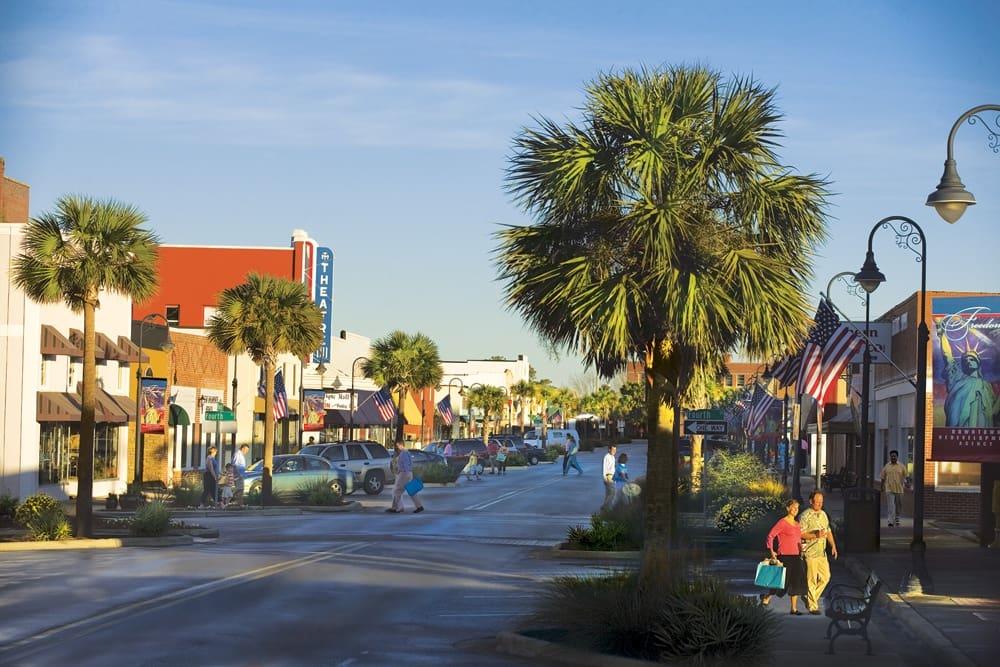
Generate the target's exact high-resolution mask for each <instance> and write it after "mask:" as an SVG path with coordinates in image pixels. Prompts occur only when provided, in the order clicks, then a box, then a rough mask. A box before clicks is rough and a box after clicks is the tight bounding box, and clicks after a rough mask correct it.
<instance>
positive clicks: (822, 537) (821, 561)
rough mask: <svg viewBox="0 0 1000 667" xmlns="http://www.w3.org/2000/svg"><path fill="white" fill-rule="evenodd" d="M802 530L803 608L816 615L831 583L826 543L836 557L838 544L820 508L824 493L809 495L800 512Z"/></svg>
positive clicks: (827, 518)
mask: <svg viewBox="0 0 1000 667" xmlns="http://www.w3.org/2000/svg"><path fill="white" fill-rule="evenodd" d="M799 526H800V527H801V530H802V540H803V542H804V544H803V546H802V556H803V558H805V561H806V585H807V586H808V589H809V590H808V592H807V593H806V607H808V608H809V613H810V614H812V615H814V616H818V615H819V614H820V613H821V612H820V610H819V596H820V595H822V594H823V589H825V588H826V585H827V584H828V583H830V561H828V560H827V559H826V543H827V542H829V543H830V553H832V554H833V557H834V558H835V559H836V558H837V543H836V542H835V541H834V539H833V531H831V530H830V517H828V516H827V515H826V512H824V511H823V493H822V492H821V491H813V492H812V493H811V494H809V509H807V510H805V511H804V512H802V514H800V515H799Z"/></svg>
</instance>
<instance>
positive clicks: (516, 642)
mask: <svg viewBox="0 0 1000 667" xmlns="http://www.w3.org/2000/svg"><path fill="white" fill-rule="evenodd" d="M496 650H497V651H498V652H500V653H506V654H507V655H516V656H520V657H523V658H544V659H545V660H546V661H548V662H557V663H561V664H565V665H584V666H585V667H643V666H646V667H648V666H649V665H653V664H657V663H652V662H649V661H646V660H636V659H634V658H625V657H622V656H617V655H610V654H606V653H590V652H588V651H581V650H580V649H576V648H573V647H572V646H567V645H565V644H556V643H553V642H547V641H545V640H544V639H536V638H534V637H527V636H525V635H521V634H518V633H516V632H501V633H500V634H498V635H497V646H496Z"/></svg>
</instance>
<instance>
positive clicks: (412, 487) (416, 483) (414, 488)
mask: <svg viewBox="0 0 1000 667" xmlns="http://www.w3.org/2000/svg"><path fill="white" fill-rule="evenodd" d="M405 488H406V492H407V493H408V494H410V495H411V496H415V495H417V494H418V493H420V490H421V489H423V488H424V481H423V480H422V479H420V478H419V477H414V478H413V479H411V480H410V481H409V482H407V483H406V486H405Z"/></svg>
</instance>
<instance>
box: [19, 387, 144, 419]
mask: <svg viewBox="0 0 1000 667" xmlns="http://www.w3.org/2000/svg"><path fill="white" fill-rule="evenodd" d="M129 406H131V407H132V410H131V411H129V409H128V408H129ZM81 409H82V406H81V405H80V396H79V395H78V394H71V393H69V392H62V391H40V392H38V393H37V402H36V410H35V420H36V421H39V422H78V421H80V410H81ZM134 411H135V402H134V401H132V399H130V398H129V397H127V396H114V397H113V396H111V394H109V393H107V392H106V391H104V390H103V389H102V390H100V391H98V393H97V404H96V406H95V409H94V419H95V420H96V421H98V422H100V423H112V424H124V423H126V422H128V421H129V417H130V416H131V415H132V414H134Z"/></svg>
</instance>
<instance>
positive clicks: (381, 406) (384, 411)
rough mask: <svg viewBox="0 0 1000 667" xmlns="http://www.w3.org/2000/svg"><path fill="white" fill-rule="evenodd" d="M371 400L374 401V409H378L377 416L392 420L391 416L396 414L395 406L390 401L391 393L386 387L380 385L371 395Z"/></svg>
mask: <svg viewBox="0 0 1000 667" xmlns="http://www.w3.org/2000/svg"><path fill="white" fill-rule="evenodd" d="M372 400H373V401H375V409H376V410H378V414H379V416H380V417H381V418H382V419H384V420H386V421H387V422H388V421H392V418H393V417H395V416H396V406H395V404H393V402H392V395H391V394H390V393H389V390H388V389H387V388H386V387H382V388H381V389H379V390H378V391H376V392H375V395H374V396H372Z"/></svg>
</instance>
